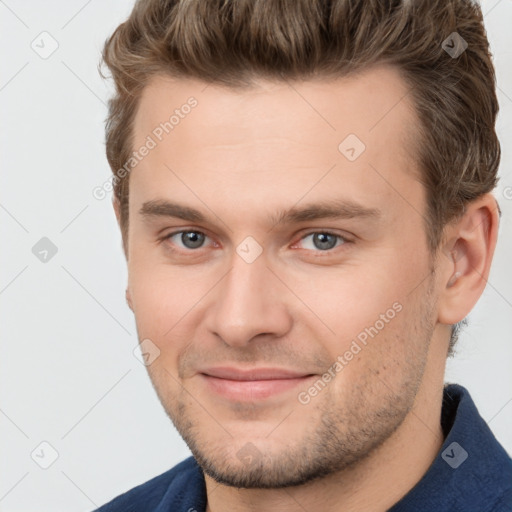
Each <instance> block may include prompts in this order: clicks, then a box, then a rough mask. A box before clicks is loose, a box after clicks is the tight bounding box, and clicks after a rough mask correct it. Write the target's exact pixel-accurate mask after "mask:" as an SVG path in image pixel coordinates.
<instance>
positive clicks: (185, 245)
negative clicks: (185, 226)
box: [164, 231, 208, 249]
mask: <svg viewBox="0 0 512 512" xmlns="http://www.w3.org/2000/svg"><path fill="white" fill-rule="evenodd" d="M207 238H208V237H207V236H206V235H205V234H204V233H201V231H176V232H175V233H170V234H169V235H166V236H165V237H164V240H171V243H173V244H175V245H178V247H179V248H180V249H198V248H201V246H202V245H203V243H204V241H205V240H206V239H207ZM180 244H181V246H180Z"/></svg>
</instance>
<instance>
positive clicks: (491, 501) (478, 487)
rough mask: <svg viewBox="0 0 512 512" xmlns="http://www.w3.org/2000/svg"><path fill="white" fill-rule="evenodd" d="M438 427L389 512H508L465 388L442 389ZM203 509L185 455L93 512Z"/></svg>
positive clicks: (511, 464)
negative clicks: (415, 474) (419, 474)
mask: <svg viewBox="0 0 512 512" xmlns="http://www.w3.org/2000/svg"><path fill="white" fill-rule="evenodd" d="M441 425H442V429H443V432H444V436H445V441H444V443H443V446H442V447H441V450H440V451H439V453H438V454H437V456H436V458H435V459H434V461H433V462H432V464H431V465H430V467H429V469H428V470H427V472H426V473H425V474H424V475H423V478H422V479H421V480H420V481H419V482H418V483H417V484H416V485H415V486H414V487H413V488H412V489H411V490H410V491H409V492H408V493H407V494H406V495H405V496H404V497H403V498H402V499H401V500H400V501H399V502H398V503H396V504H395V505H393V506H392V507H391V508H390V509H389V510H388V512H512V459H511V458H510V456H509V455H508V454H507V453H506V452H505V450H504V449H503V447H502V446H501V445H500V444H499V443H498V441H497V440H496V438H495V437H494V435H493V433H492V432H491V430H490V429H489V427H488V426H487V423H486V422H485V421H484V420H483V419H482V417H481V416H480V414H479V413H478V410H477V408H476V406H475V404H474V403H473V400H472V399H471V397H470V395H469V392H468V391H467V389H465V388H464V387H462V386H459V385H457V384H449V385H446V386H445V387H444V392H443V407H442V410H441ZM205 510H206V486H205V481H204V476H203V472H202V470H201V468H200V467H199V466H198V464H197V462H196V461H195V459H194V458H193V457H189V458H188V459H185V460H184V461H183V462H181V463H179V464H177V465H176V466H174V467H173V468H172V469H170V470H168V471H166V472H165V473H163V474H161V475H159V476H157V477H155V478H153V479H151V480H149V481H148V482H146V483H144V484H142V485H139V486H137V487H134V488H133V489H131V490H129V491H128V492H125V493H124V494H121V495H120V496H118V497H117V498H114V499H113V500H112V501H110V502H109V503H107V504H106V505H103V506H102V507H100V508H99V509H97V512H192V511H196V512H204V511H205Z"/></svg>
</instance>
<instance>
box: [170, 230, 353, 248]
mask: <svg viewBox="0 0 512 512" xmlns="http://www.w3.org/2000/svg"><path fill="white" fill-rule="evenodd" d="M183 233H199V234H202V235H204V236H205V237H207V238H210V237H208V235H207V234H206V233H203V232H202V231H199V230H195V229H183V230H181V231H174V232H172V233H169V234H168V235H165V236H164V237H162V238H161V241H163V242H166V241H167V240H170V239H171V238H172V237H173V236H175V235H181V234H183ZM315 234H322V235H330V236H334V237H336V238H337V239H338V240H342V243H340V244H338V245H335V246H334V247H331V248H330V249H326V250H323V251H322V250H321V249H317V250H314V249H305V250H308V251H313V252H318V253H332V252H333V251H334V250H335V249H339V248H340V247H341V246H344V245H347V244H352V243H354V242H353V240H350V239H349V238H346V237H344V236H342V235H339V234H338V233H333V232H332V231H329V230H321V231H318V230H317V231H311V232H309V233H306V234H305V235H303V236H302V237H301V238H300V239H299V241H302V240H304V239H305V238H307V237H309V236H311V235H315ZM293 245H296V243H294V244H293ZM202 248H203V247H199V248H197V249H189V248H184V249H181V248H180V249H172V250H176V251H178V252H187V253H192V252H198V251H199V250H200V249H202Z"/></svg>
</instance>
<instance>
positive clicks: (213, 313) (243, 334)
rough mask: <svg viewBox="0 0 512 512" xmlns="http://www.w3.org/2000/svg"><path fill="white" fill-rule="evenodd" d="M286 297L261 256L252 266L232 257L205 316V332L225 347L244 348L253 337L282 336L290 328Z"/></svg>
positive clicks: (280, 283)
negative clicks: (228, 268)
mask: <svg viewBox="0 0 512 512" xmlns="http://www.w3.org/2000/svg"><path fill="white" fill-rule="evenodd" d="M287 300H289V293H288V294H287V293H286V288H285V287H284V286H283V284H282V282H280V281H279V279H277V278H276V276H275V275H274V273H273V272H272V271H271V270H270V269H269V268H268V267H267V261H266V258H265V257H264V255H263V254H262V255H261V256H260V257H259V258H257V259H256V260H255V261H253V262H252V263H248V262H246V261H245V260H244V259H243V258H241V257H240V256H239V255H238V254H234V257H233V260H232V267H231V270H230V271H229V272H228V273H227V274H226V275H225V277H224V278H223V279H222V280H221V282H220V283H219V285H218V286H216V287H215V294H213V295H212V297H211V305H210V308H209V312H208V313H207V328H208V329H209V331H210V332H211V333H213V334H215V335H217V336H218V337H219V338H221V339H222V340H223V341H224V342H225V343H226V344H228V345H230V346H232V347H243V346H245V345H247V344H248V343H249V342H251V340H254V339H255V338H256V337H258V336H260V337H265V338H273V337H276V338H277V337H281V336H284V335H285V334H286V333H287V332H288V331H289V330H290V329H291V325H292V316H291V312H290V309H289V308H288V307H287Z"/></svg>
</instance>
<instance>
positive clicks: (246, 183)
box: [130, 66, 418, 206]
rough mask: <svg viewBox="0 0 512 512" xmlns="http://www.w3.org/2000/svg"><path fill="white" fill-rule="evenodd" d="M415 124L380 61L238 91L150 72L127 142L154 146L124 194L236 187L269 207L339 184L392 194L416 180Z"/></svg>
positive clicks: (347, 190) (375, 197)
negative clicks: (343, 72) (345, 72)
mask: <svg viewBox="0 0 512 512" xmlns="http://www.w3.org/2000/svg"><path fill="white" fill-rule="evenodd" d="M192 105H193V106H192ZM417 126H418V121H417V118H416V114H415V112H414V108H413V106H412V97H411V95H410V90H409V87H408V86H407V84H406V83H405V82H404V81H403V79H402V78H401V76H400V75H399V73H398V72H397V71H396V70H395V69H393V68H391V67H387V66H375V67H374V68H371V69H368V70H365V71H364V72H361V73H359V74H357V75H351V76H349V77H343V78H337V79H329V80H327V79H320V78H317V79H315V80H308V81H302V82H301V81H289V82H282V81H281V82H271V81H265V80H260V81H257V82H255V84H254V85H253V86H251V87H249V88H244V89H233V88H227V87H223V86H219V85H214V84H206V83H204V82H201V81H198V80H190V79H186V80H185V79H171V78H168V77H163V76H159V77H155V78H154V79H153V80H152V81H151V82H150V83H149V84H148V85H147V86H146V87H145V89H144V91H143V93H142V96H141V99H140V103H139V108H138V111H137V115H136V118H135V122H134V149H135V150H137V148H140V147H142V146H143V145H145V144H146V143H147V141H148V140H149V139H151V140H152V141H153V143H154V146H153V147H152V149H151V150H150V151H149V152H147V156H145V157H144V158H143V159H141V161H140V163H138V164H137V166H136V168H135V169H134V170H133V171H132V173H131V176H130V197H132V195H133V197H134V198H135V199H138V200H139V203H140V202H141V201H143V200H145V201H147V200H152V199H156V198H158V196H160V197H162V195H163V196H165V195H170V194H171V195H172V193H173V191H176V187H177V186H179V187H181V188H183V186H184V185H185V186H188V188H189V189H190V190H189V192H195V193H196V194H195V196H196V197H195V198H194V194H189V196H190V199H191V200H192V201H194V202H195V203H196V204H199V203H198V202H197V197H210V196H211V193H212V191H215V192H216V193H217V195H216V197H217V199H226V200H230V201H231V205H234V204H235V203H236V198H234V197H233V191H234V190H236V193H237V197H238V199H239V201H238V204H239V205H241V204H244V205H247V206H250V205H252V203H251V198H252V201H253V202H254V205H253V206H257V203H258V201H261V197H262V195H265V196H266V198H267V199H268V203H269V204H271V202H272V198H275V199H276V202H278V201H279V200H280V199H282V198H283V197H289V198H290V199H291V200H295V201H296V200H298V199H299V198H300V197H301V196H302V195H304V194H305V193H308V194H309V195H310V196H312V195H313V196H314V194H315V193H317V194H319V193H325V191H331V190H333V187H337V188H339V187H340V186H341V188H342V189H343V190H342V191H343V193H344V194H345V195H346V196H347V197H353V198H354V197H355V198H357V199H366V200H367V201H370V202H371V201H377V202H378V201H379V198H380V202H382V201H383V200H385V199H386V198H387V199H388V200H396V198H395V197H394V196H396V195H397V194H401V193H402V192H403V194H407V193H408V192H407V190H406V189H407V188H408V187H409V188H410V187H411V186H412V184H411V182H412V181H416V178H417V175H416V166H415V162H414V158H413V150H412V145H411V141H413V140H414V134H415V132H416V127H417ZM148 138H149V139H148ZM152 145H153V144H152ZM354 155H355V156H356V158H355V159H354V158H353V157H354ZM332 169H334V172H329V171H330V170H332ZM180 176H181V177H184V178H185V180H183V179H181V180H180V179H179V177H180ZM324 177H325V178H324ZM179 181H181V183H179ZM221 185H222V189H223V190H224V191H225V194H226V195H225V198H222V191H221V190H220V188H221ZM308 189H310V192H308ZM401 190H402V192H400V191H401Z"/></svg>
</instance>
